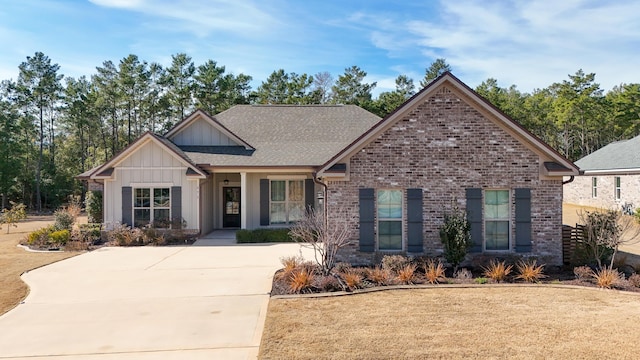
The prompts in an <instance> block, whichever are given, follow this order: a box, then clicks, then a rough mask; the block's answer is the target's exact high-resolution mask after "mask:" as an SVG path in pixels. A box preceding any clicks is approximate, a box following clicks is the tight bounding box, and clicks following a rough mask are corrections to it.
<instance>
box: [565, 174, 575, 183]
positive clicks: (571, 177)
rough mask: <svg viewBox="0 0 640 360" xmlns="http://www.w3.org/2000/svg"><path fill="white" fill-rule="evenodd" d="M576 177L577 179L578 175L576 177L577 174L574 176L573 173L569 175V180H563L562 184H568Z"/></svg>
mask: <svg viewBox="0 0 640 360" xmlns="http://www.w3.org/2000/svg"><path fill="white" fill-rule="evenodd" d="M575 179H576V177H575V176H573V175H571V176H570V177H569V180H567V181H563V182H562V185H566V184H568V183H570V182H573V180H575Z"/></svg>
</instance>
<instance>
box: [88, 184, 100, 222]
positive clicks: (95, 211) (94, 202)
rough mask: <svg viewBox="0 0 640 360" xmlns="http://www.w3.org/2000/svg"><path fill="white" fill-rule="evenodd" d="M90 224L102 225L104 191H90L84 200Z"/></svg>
mask: <svg viewBox="0 0 640 360" xmlns="http://www.w3.org/2000/svg"><path fill="white" fill-rule="evenodd" d="M84 204H85V208H86V209H87V219H88V221H89V222H90V223H102V221H103V219H102V191H88V192H87V197H86V198H85V200H84Z"/></svg>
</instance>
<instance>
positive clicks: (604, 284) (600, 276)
mask: <svg viewBox="0 0 640 360" xmlns="http://www.w3.org/2000/svg"><path fill="white" fill-rule="evenodd" d="M592 276H593V278H594V279H595V280H596V285H598V287H601V288H605V289H611V288H612V287H614V286H616V285H620V284H621V283H622V281H623V280H624V275H623V274H621V273H619V272H618V270H616V269H609V268H607V267H605V268H602V269H599V270H597V271H595V272H594V273H593V274H592Z"/></svg>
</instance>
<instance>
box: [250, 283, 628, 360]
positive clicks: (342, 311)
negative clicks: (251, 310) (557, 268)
mask: <svg viewBox="0 0 640 360" xmlns="http://www.w3.org/2000/svg"><path fill="white" fill-rule="evenodd" d="M639 314H640V296H639V295H638V294H631V293H623V292H617V291H610V290H597V289H587V288H585V289H580V288H578V289H576V288H555V287H546V286H535V287H497V286H491V287H489V286H487V287H480V288H444V287H434V288H429V289H414V290H391V291H382V292H375V293H369V294H359V295H351V296H340V297H330V298H299V299H271V301H270V303H269V309H268V313H267V320H266V324H265V331H264V334H263V337H262V344H261V346H260V355H259V358H260V359H507V358H509V359H602V358H607V359H634V358H637V356H638V354H639V353H640V324H639V323H638V321H637V320H638V316H639Z"/></svg>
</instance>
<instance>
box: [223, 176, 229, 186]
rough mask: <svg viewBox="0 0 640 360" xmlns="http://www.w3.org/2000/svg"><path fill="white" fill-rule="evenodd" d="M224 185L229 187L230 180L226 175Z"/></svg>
mask: <svg viewBox="0 0 640 360" xmlns="http://www.w3.org/2000/svg"><path fill="white" fill-rule="evenodd" d="M223 183H224V184H225V185H229V179H227V176H226V175H225V177H224V181H223Z"/></svg>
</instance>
